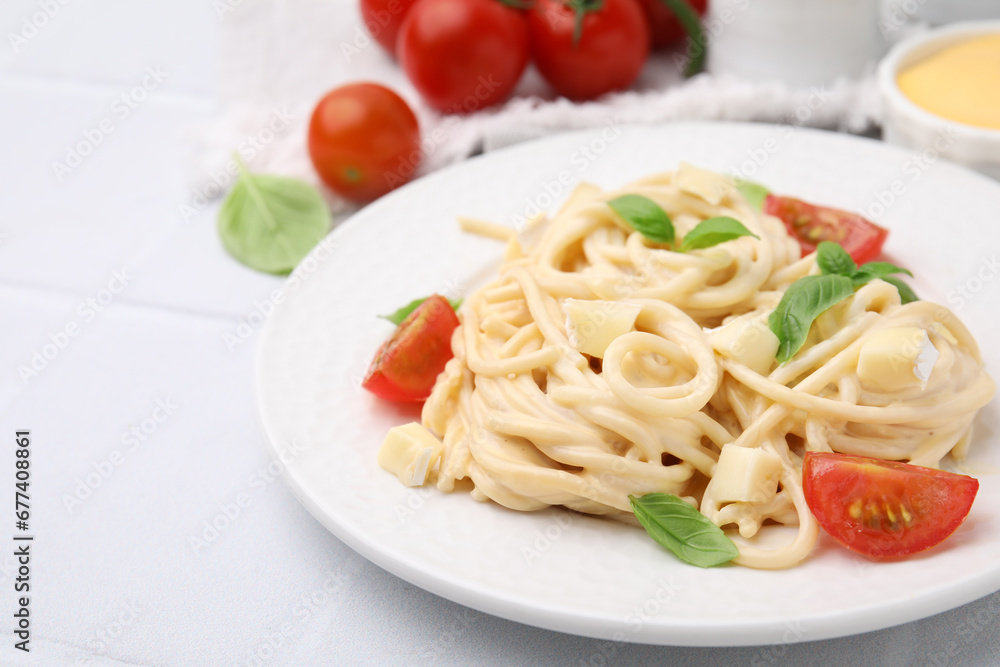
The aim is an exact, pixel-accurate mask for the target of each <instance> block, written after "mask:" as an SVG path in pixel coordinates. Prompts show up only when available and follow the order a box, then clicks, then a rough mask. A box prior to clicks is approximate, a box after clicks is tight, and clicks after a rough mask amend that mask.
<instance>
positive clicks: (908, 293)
mask: <svg viewBox="0 0 1000 667" xmlns="http://www.w3.org/2000/svg"><path fill="white" fill-rule="evenodd" d="M882 280H884V281H885V282H887V283H889V284H890V285H892V286H893V287H895V288H896V289H898V290H899V301H900V303H913V302H914V301H920V297H919V296H917V293H916V292H914V291H913V288H912V287H910V286H909V285H907V284H906V283H904V282H903V281H902V280H900V279H899V278H897V277H896V276H882Z"/></svg>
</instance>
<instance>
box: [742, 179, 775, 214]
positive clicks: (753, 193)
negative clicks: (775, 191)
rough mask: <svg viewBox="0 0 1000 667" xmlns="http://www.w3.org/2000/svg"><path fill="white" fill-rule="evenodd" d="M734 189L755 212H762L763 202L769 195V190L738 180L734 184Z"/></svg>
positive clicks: (750, 182)
mask: <svg viewBox="0 0 1000 667" xmlns="http://www.w3.org/2000/svg"><path fill="white" fill-rule="evenodd" d="M736 189H737V190H739V191H740V194H741V195H743V197H744V199H746V200H747V202H748V203H749V204H750V206H751V207H753V209H754V210H756V211H763V210H764V200H765V199H767V196H768V195H769V194H771V191H770V190H768V189H767V188H765V187H764V186H763V185H761V184H760V183H754V182H753V181H744V180H740V181H738V182H737V183H736Z"/></svg>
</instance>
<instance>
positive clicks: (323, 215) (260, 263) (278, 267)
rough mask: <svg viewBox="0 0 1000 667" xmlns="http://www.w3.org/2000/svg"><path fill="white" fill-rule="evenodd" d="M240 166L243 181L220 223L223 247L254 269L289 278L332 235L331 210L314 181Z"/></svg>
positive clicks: (235, 187)
mask: <svg viewBox="0 0 1000 667" xmlns="http://www.w3.org/2000/svg"><path fill="white" fill-rule="evenodd" d="M237 162H238V164H239V168H240V176H239V180H237V181H236V184H235V185H233V188H232V190H230V191H229V194H228V195H227V196H226V200H225V201H224V202H223V203H222V207H221V208H220V209H219V215H218V219H217V226H218V230H219V237H220V238H221V239H222V245H224V246H225V248H226V250H228V251H229V254H231V255H232V256H233V257H235V258H236V259H237V260H239V261H240V262H242V263H243V264H245V265H247V266H249V267H250V268H252V269H257V270H258V271H265V272H267V273H277V274H286V273H288V272H289V271H291V270H292V269H294V268H295V265H296V264H298V263H299V262H300V261H301V260H302V258H304V257H305V256H306V255H307V254H308V253H309V251H310V250H312V249H313V248H314V247H315V246H316V244H317V243H319V242H320V240H322V238H323V237H324V236H326V234H327V232H329V231H330V211H329V209H328V208H327V206H326V202H324V201H323V197H322V196H321V195H320V194H319V192H317V191H316V189H315V188H314V187H312V186H311V185H309V184H308V183H305V182H303V181H300V180H297V179H294V178H284V177H281V176H268V175H262V174H251V173H250V172H249V171H247V169H246V165H244V164H243V162H242V160H239V159H238V158H237Z"/></svg>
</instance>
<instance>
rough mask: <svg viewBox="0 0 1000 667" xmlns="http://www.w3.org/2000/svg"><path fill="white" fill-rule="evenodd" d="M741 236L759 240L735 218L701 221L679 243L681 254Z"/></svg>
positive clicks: (724, 217)
mask: <svg viewBox="0 0 1000 667" xmlns="http://www.w3.org/2000/svg"><path fill="white" fill-rule="evenodd" d="M741 236H752V237H754V238H755V239H760V237H759V236H757V235H756V234H754V233H753V232H751V231H750V230H749V229H747V228H746V227H744V226H743V223H742V222H740V221H739V220H737V219H736V218H730V217H729V216H719V217H717V218H709V219H708V220H702V221H701V222H699V223H698V224H697V225H695V227H694V229H692V230H691V231H690V232H688V233H687V235H686V236H685V237H684V240H683V241H681V252H687V251H688V250H698V249H700V248H711V247H712V246H717V245H719V244H720V243H725V242H726V241H732V240H733V239H738V238H740V237H741Z"/></svg>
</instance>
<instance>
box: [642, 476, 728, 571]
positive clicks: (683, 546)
mask: <svg viewBox="0 0 1000 667" xmlns="http://www.w3.org/2000/svg"><path fill="white" fill-rule="evenodd" d="M628 500H629V503H630V504H631V505H632V512H633V513H634V514H635V518H636V519H638V520H639V523H641V524H642V527H643V528H645V529H646V532H647V533H649V535H650V537H652V538H653V539H654V540H656V541H657V542H659V543H660V544H661V545H663V546H664V547H666V548H667V549H670V551H672V552H673V553H674V555H676V556H677V557H678V558H680V559H681V560H682V561H684V562H686V563H691V564H692V565H697V566H699V567H711V566H713V565H721V564H722V563H726V562H728V561H731V560H732V559H734V558H736V557H737V556H739V555H740V552H739V550H738V549H737V548H736V545H735V544H733V541H732V540H731V539H729V538H728V537H726V534H725V533H723V532H722V529H721V528H719V527H718V526H716V525H715V524H714V523H712V522H711V521H709V520H708V518H707V517H706V516H705V515H704V514H702V513H701V512H699V511H698V510H697V509H695V508H694V507H692V506H691V505H689V504H688V503H686V502H684V501H683V500H681V499H680V498H678V497H677V496H675V495H671V494H669V493H650V494H647V495H645V496H642V497H641V498H636V497H635V496H631V495H630V496H629V497H628Z"/></svg>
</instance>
